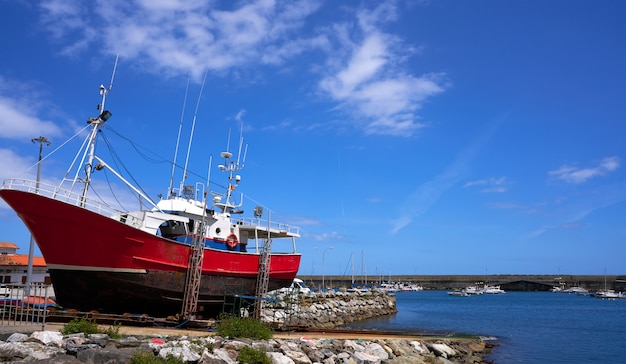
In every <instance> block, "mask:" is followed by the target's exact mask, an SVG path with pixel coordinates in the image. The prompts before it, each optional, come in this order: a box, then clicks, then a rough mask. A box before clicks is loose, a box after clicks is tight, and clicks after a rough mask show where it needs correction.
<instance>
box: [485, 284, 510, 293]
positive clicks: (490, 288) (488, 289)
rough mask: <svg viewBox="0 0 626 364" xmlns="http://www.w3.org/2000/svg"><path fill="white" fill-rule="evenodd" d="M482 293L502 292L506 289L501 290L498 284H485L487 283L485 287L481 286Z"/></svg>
mask: <svg viewBox="0 0 626 364" xmlns="http://www.w3.org/2000/svg"><path fill="white" fill-rule="evenodd" d="M483 293H486V294H502V293H506V291H505V290H503V289H502V288H500V286H487V285H485V287H483Z"/></svg>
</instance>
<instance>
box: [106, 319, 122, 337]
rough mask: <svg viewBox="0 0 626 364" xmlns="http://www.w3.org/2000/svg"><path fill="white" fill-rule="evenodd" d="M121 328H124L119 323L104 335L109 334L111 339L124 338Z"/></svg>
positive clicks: (109, 328)
mask: <svg viewBox="0 0 626 364" xmlns="http://www.w3.org/2000/svg"><path fill="white" fill-rule="evenodd" d="M120 327H122V324H120V323H117V324H114V325H113V326H109V327H108V328H107V329H106V330H104V331H102V333H103V334H107V335H108V336H109V337H110V338H111V339H119V338H121V337H122V336H124V335H122V334H120Z"/></svg>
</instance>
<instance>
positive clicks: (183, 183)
mask: <svg viewBox="0 0 626 364" xmlns="http://www.w3.org/2000/svg"><path fill="white" fill-rule="evenodd" d="M208 73H209V70H208V69H207V70H206V71H205V72H204V79H203V80H202V87H200V94H199V95H198V102H197V103H196V111H195V112H194V114H193V123H192V124H191V133H190V134H189V145H188V146H187V158H185V169H184V170H183V179H182V180H181V181H180V189H181V190H182V189H183V186H184V185H185V179H186V178H187V166H188V165H189V154H190V153H191V142H192V141H193V133H194V130H195V129H196V120H197V118H198V108H199V107H200V99H201V98H202V92H203V91H204V84H205V83H206V76H207V74H208Z"/></svg>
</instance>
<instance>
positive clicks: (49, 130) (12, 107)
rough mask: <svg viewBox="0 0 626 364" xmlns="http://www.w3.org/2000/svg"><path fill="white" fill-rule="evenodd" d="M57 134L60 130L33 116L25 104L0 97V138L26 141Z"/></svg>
mask: <svg viewBox="0 0 626 364" xmlns="http://www.w3.org/2000/svg"><path fill="white" fill-rule="evenodd" d="M59 134H60V129H59V128H58V127H57V126H56V125H55V124H54V123H53V122H51V121H48V120H41V119H39V118H38V117H37V116H35V115H33V109H32V107H30V106H28V104H27V103H26V102H22V101H20V100H16V99H11V98H8V97H5V96H2V95H0V138H7V139H25V140H28V139H30V138H34V137H37V136H39V135H46V136H54V135H59Z"/></svg>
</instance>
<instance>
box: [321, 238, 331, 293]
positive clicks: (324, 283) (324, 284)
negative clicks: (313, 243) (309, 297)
mask: <svg viewBox="0 0 626 364" xmlns="http://www.w3.org/2000/svg"><path fill="white" fill-rule="evenodd" d="M332 248H333V247H332V246H331V247H328V248H326V249H324V251H323V252H322V289H326V282H325V278H326V275H325V273H324V256H325V255H326V251H327V250H329V249H332Z"/></svg>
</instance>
